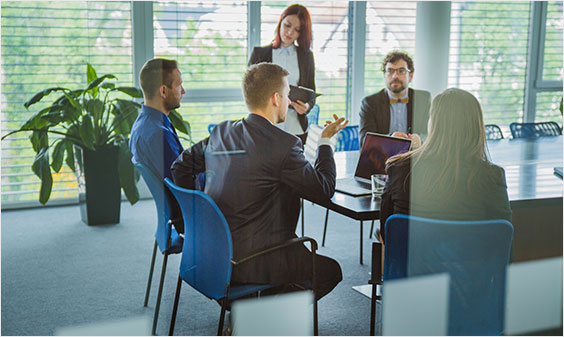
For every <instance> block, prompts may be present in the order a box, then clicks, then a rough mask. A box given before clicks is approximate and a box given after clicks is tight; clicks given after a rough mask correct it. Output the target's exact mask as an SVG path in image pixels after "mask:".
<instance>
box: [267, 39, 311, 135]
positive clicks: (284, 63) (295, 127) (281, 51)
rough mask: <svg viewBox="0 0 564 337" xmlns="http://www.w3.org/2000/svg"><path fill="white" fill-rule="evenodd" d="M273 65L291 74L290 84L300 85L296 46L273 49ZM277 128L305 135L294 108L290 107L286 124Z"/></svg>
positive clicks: (289, 76) (281, 124) (289, 77)
mask: <svg viewBox="0 0 564 337" xmlns="http://www.w3.org/2000/svg"><path fill="white" fill-rule="evenodd" d="M272 63H274V64H277V65H279V66H281V67H283V68H284V69H286V70H287V71H288V72H289V73H290V75H288V84H291V85H298V80H299V79H300V67H299V65H298V52H297V50H296V46H295V45H291V46H290V47H288V48H284V47H280V48H277V49H272ZM304 103H305V102H304ZM277 126H278V127H279V128H281V129H282V130H284V131H286V132H288V133H291V134H294V135H301V134H303V133H304V130H303V129H302V126H301V125H300V121H299V120H298V113H297V112H296V110H294V108H292V107H288V112H287V113H286V122H284V123H280V124H278V125H277Z"/></svg>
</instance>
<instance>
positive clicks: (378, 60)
mask: <svg viewBox="0 0 564 337" xmlns="http://www.w3.org/2000/svg"><path fill="white" fill-rule="evenodd" d="M416 8H417V2H415V1H401V2H391V1H390V2H383V1H368V2H367V5H366V51H365V61H364V64H365V70H364V92H365V95H371V94H374V93H376V92H378V91H380V90H382V88H384V87H385V86H386V82H385V80H384V74H383V73H382V70H381V65H382V61H383V60H384V57H385V56H386V54H388V53H389V52H390V51H392V50H396V49H397V50H401V51H404V52H407V53H408V54H409V55H410V56H411V58H414V57H415V56H414V51H415V16H416ZM415 69H416V70H417V64H415ZM414 76H417V72H416V73H415V75H414ZM353 113H358V111H356V112H353Z"/></svg>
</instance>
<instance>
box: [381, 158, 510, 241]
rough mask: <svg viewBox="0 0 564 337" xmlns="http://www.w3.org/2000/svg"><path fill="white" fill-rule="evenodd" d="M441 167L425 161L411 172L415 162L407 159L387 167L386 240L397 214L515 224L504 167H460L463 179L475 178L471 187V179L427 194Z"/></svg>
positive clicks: (480, 163)
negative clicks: (390, 222)
mask: <svg viewBox="0 0 564 337" xmlns="http://www.w3.org/2000/svg"><path fill="white" fill-rule="evenodd" d="M441 166H442V165H441V164H440V163H436V162H433V161H431V160H421V161H420V162H419V163H418V164H417V166H415V169H414V170H411V160H404V161H401V162H396V163H394V164H392V165H389V166H388V167H387V168H386V172H387V174H388V181H387V183H386V187H385V188H384V193H383V194H382V203H381V206H380V233H381V234H382V237H385V233H384V229H385V228H384V224H385V223H386V220H387V219H388V217H389V216H390V215H392V214H396V213H400V214H411V215H416V216H421V217H425V218H432V219H444V220H493V219H505V220H508V221H511V207H510V205H509V199H508V197H507V185H506V182H505V171H504V170H503V168H501V167H499V166H496V165H494V164H491V163H489V162H485V161H478V162H473V163H465V164H463V165H462V167H461V168H460V176H461V177H470V176H472V177H473V179H472V180H471V184H468V179H461V181H460V182H459V183H458V184H457V185H455V186H448V189H447V190H444V191H440V190H439V191H436V192H433V193H427V192H425V190H426V188H427V187H429V186H430V184H434V181H433V178H434V177H436V175H437V174H438V172H440V170H441ZM406 177H407V179H406ZM451 192H452V193H451Z"/></svg>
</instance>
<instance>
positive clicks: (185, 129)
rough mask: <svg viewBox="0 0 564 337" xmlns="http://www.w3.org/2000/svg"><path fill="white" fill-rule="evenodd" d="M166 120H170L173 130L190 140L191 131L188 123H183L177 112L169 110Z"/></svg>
mask: <svg viewBox="0 0 564 337" xmlns="http://www.w3.org/2000/svg"><path fill="white" fill-rule="evenodd" d="M168 118H170V122H171V124H172V126H174V128H175V129H176V130H177V131H180V132H182V133H184V134H186V135H188V137H189V138H190V139H192V130H191V128H190V123H188V122H187V121H185V120H184V119H183V118H182V116H181V115H180V114H179V113H178V111H176V110H171V111H170V114H169V115H168Z"/></svg>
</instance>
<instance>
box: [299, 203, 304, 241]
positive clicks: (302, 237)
mask: <svg viewBox="0 0 564 337" xmlns="http://www.w3.org/2000/svg"><path fill="white" fill-rule="evenodd" d="M300 200H301V202H302V238H303V237H304V236H305V234H304V227H305V225H304V199H300Z"/></svg>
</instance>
